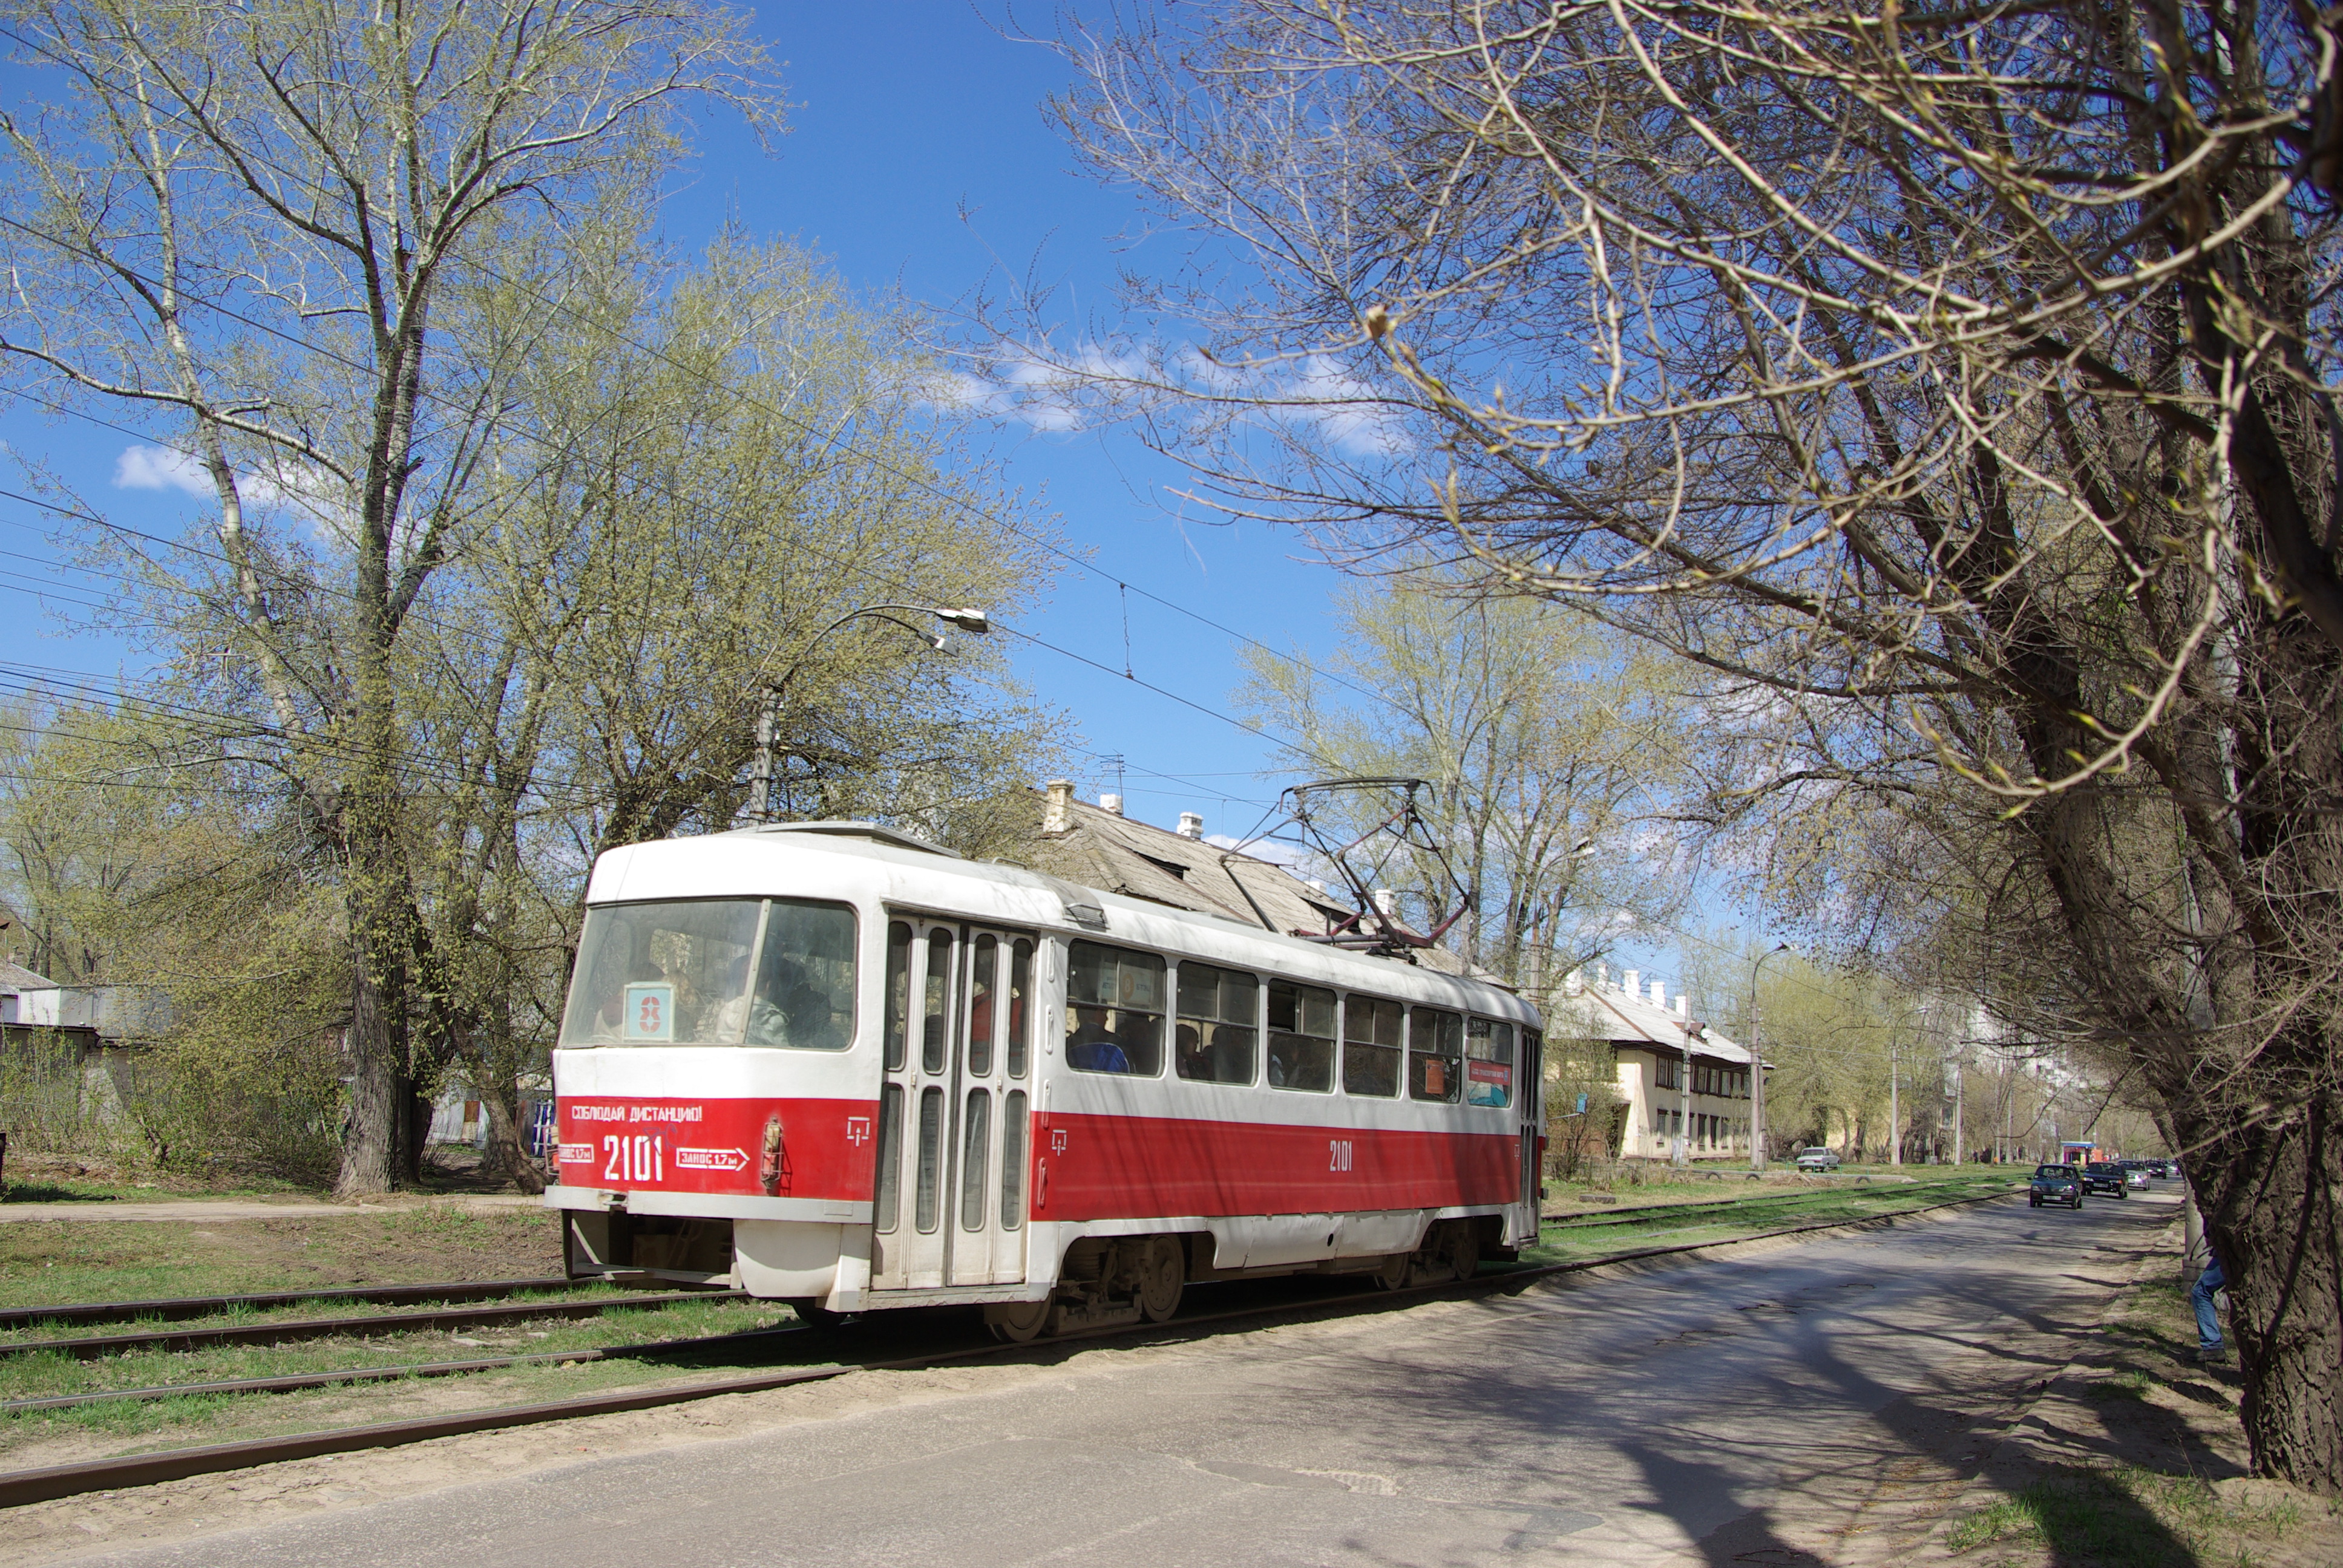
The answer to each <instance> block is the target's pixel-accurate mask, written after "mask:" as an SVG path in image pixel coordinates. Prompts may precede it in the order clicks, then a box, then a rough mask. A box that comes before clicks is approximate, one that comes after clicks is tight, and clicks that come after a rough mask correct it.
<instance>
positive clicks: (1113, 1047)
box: [1066, 1007, 1131, 1072]
mask: <svg viewBox="0 0 2343 1568" xmlns="http://www.w3.org/2000/svg"><path fill="white" fill-rule="evenodd" d="M1071 1016H1072V1020H1073V1024H1072V1028H1071V1030H1069V1032H1070V1033H1071V1035H1072V1037H1073V1038H1072V1039H1071V1040H1068V1041H1067V1042H1066V1064H1067V1065H1068V1066H1069V1067H1077V1068H1080V1069H1081V1070H1083V1071H1084V1072H1129V1071H1130V1070H1131V1058H1130V1056H1129V1055H1127V1054H1126V1053H1125V1052H1124V1050H1123V1049H1122V1041H1121V1040H1120V1039H1118V1038H1117V1037H1116V1034H1115V1030H1114V1029H1113V1028H1112V1026H1111V1024H1110V1023H1109V1022H1108V1012H1107V1010H1106V1009H1105V1008H1102V1007H1077V1008H1074V1009H1072V1010H1071Z"/></svg>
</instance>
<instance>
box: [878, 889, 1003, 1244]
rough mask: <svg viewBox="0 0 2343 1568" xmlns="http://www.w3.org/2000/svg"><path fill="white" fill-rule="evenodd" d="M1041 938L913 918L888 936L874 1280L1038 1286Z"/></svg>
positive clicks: (901, 922)
mask: <svg viewBox="0 0 2343 1568" xmlns="http://www.w3.org/2000/svg"><path fill="white" fill-rule="evenodd" d="M1033 949H1034V943H1033V939H1032V937H1031V936H1030V935H1027V934H1021V933H1014V932H1002V931H998V930H980V929H979V930H971V929H970V928H968V927H966V926H961V925H958V924H954V923H950V922H947V921H942V920H896V921H893V922H891V923H890V925H889V927H888V930H887V998H886V1010H887V1017H886V1053H885V1061H886V1080H885V1082H884V1083H883V1084H882V1086H881V1087H880V1101H879V1158H878V1165H879V1170H878V1191H877V1193H876V1201H875V1202H874V1203H873V1205H872V1213H871V1230H872V1232H873V1237H872V1240H873V1247H874V1251H873V1253H872V1256H871V1260H870V1273H871V1280H870V1282H871V1284H872V1286H873V1287H874V1288H876V1289H880V1290H921V1289H934V1288H936V1287H939V1286H943V1285H948V1284H950V1285H980V1284H995V1283H1012V1282H1016V1281H1019V1280H1021V1279H1023V1278H1024V1240H1025V1234H1024V1223H1023V1221H1024V1172H1025V1126H1026V1120H1027V1119H1026V1114H1025V1111H1026V1101H1027V1090H1026V1081H1027V1077H1028V1074H1029V1073H1030V1071H1031V1054H1032V1053H1031V1049H1030V1048H1029V1046H1028V1045H1027V1043H1026V1034H1025V1031H1026V1030H1029V1029H1030V1020H1029V1019H1028V1016H1027V1014H1028V1011H1029V1009H1028V1007H1027V1005H1026V1001H1027V998H1028V997H1030V996H1031V990H1032V965H1033Z"/></svg>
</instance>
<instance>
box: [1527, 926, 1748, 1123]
mask: <svg viewBox="0 0 2343 1568" xmlns="http://www.w3.org/2000/svg"><path fill="white" fill-rule="evenodd" d="M1546 1033H1547V1035H1548V1037H1549V1038H1552V1039H1554V1040H1564V1039H1575V1040H1583V1041H1585V1042H1587V1044H1588V1045H1590V1046H1592V1047H1594V1048H1595V1049H1598V1050H1599V1049H1600V1048H1601V1047H1603V1046H1605V1045H1607V1046H1608V1047H1609V1048H1610V1050H1611V1052H1612V1055H1613V1059H1614V1061H1615V1063H1616V1071H1617V1083H1618V1098H1619V1101H1620V1103H1619V1105H1618V1107H1617V1109H1616V1111H1614V1129H1613V1138H1612V1141H1611V1148H1612V1151H1613V1152H1614V1153H1615V1154H1616V1155H1617V1156H1618V1157H1619V1158H1621V1159H1623V1160H1667V1161H1673V1160H1674V1159H1676V1158H1677V1154H1678V1149H1679V1145H1681V1147H1682V1152H1683V1156H1684V1158H1685V1159H1686V1160H1688V1161H1694V1162H1697V1161H1710V1160H1715V1161H1730V1160H1736V1159H1738V1160H1746V1159H1747V1158H1748V1157H1749V1137H1750V1082H1749V1074H1750V1057H1749V1051H1748V1049H1747V1048H1746V1047H1745V1046H1741V1045H1738V1044H1735V1042H1734V1041H1733V1040H1728V1039H1727V1038H1725V1036H1724V1035H1723V1034H1721V1033H1719V1032H1718V1031H1717V1030H1714V1029H1711V1028H1709V1027H1707V1026H1706V1025H1705V1024H1703V1023H1701V1022H1699V1021H1698V1020H1694V1019H1693V1018H1692V1017H1691V1016H1690V1010H1689V1008H1688V1006H1687V1004H1686V1001H1685V999H1684V997H1683V996H1682V995H1678V996H1676V997H1675V998H1674V1000H1673V1002H1671V1001H1670V1000H1669V998H1668V994H1667V987H1666V983H1665V982H1664V981H1663V980H1657V979H1653V980H1648V981H1647V980H1645V978H1644V976H1643V975H1642V974H1640V973H1638V972H1637V971H1636V970H1625V971H1624V973H1622V974H1621V976H1620V978H1619V980H1617V981H1616V982H1615V983H1614V981H1613V980H1611V978H1610V973H1609V969H1608V966H1607V965H1599V964H1598V965H1597V966H1596V967H1595V975H1594V980H1593V982H1592V983H1589V982H1588V980H1586V978H1585V976H1584V973H1582V972H1581V971H1578V970H1573V971H1572V972H1571V974H1570V975H1569V976H1568V977H1567V978H1566V979H1565V980H1564V982H1563V986H1562V990H1561V991H1560V993H1559V994H1557V995H1556V996H1555V997H1554V999H1553V1000H1552V1003H1551V1005H1550V1006H1549V1007H1548V1008H1547V1010H1546ZM1554 1054H1555V1055H1557V1056H1558V1055H1559V1054H1560V1053H1559V1052H1558V1051H1557V1052H1555V1053H1554ZM1687 1074H1688V1075H1689V1077H1688V1078H1687Z"/></svg>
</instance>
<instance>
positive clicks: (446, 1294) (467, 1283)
mask: <svg viewBox="0 0 2343 1568" xmlns="http://www.w3.org/2000/svg"><path fill="white" fill-rule="evenodd" d="M600 1283H601V1282H600V1281H598V1280H588V1281H578V1280H566V1279H561V1278H558V1277H556V1278H548V1279H528V1280H446V1281H441V1282H437V1283H436V1284H432V1283H427V1284H420V1285H337V1286H332V1287H329V1288H326V1289H320V1290H314V1291H261V1292H256V1293H254V1294H251V1295H243V1296H164V1297H159V1298H157V1299H156V1300H154V1301H146V1302H65V1303H62V1304H59V1305H56V1306H45V1307H0V1330H7V1329H29V1328H38V1327H41V1326H44V1325H45V1324H49V1323H128V1322H142V1321H158V1320H171V1319H179V1318H208V1317H216V1316H217V1315H218V1314H220V1313H222V1312H266V1311H267V1310H268V1309H269V1308H271V1307H298V1306H307V1305H309V1304H311V1303H313V1302H366V1303H367V1304H369V1305H375V1306H388V1305H393V1304H395V1303H397V1302H482V1301H490V1300H493V1299H495V1298H497V1297H499V1296H518V1295H525V1294H527V1293H528V1292H546V1293H548V1294H549V1293H558V1292H569V1291H578V1290H582V1289H587V1288H589V1287H592V1286H596V1285H598V1284H600Z"/></svg>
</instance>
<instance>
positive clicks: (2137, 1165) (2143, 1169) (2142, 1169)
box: [2123, 1160, 2148, 1192]
mask: <svg viewBox="0 0 2343 1568" xmlns="http://www.w3.org/2000/svg"><path fill="white" fill-rule="evenodd" d="M2123 1173H2124V1178H2125V1180H2127V1181H2129V1182H2130V1183H2131V1190H2132V1191H2135V1192H2145V1191H2147V1176H2148V1171H2147V1165H2146V1164H2145V1163H2143V1162H2141V1161H2137V1160H2133V1161H2126V1162H2125V1164H2124V1168H2123Z"/></svg>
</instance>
